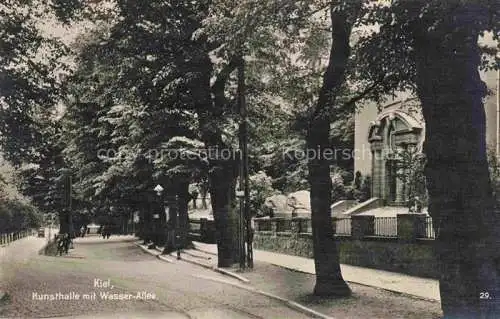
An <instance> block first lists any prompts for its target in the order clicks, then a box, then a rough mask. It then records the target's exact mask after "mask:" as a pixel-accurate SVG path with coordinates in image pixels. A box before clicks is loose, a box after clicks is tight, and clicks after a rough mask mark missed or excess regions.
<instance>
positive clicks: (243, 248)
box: [236, 190, 246, 270]
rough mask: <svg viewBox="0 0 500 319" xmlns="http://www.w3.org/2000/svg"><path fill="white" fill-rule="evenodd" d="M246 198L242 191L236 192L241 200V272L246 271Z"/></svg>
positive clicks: (239, 223) (239, 241) (239, 229)
mask: <svg viewBox="0 0 500 319" xmlns="http://www.w3.org/2000/svg"><path fill="white" fill-rule="evenodd" d="M244 196H245V192H244V191H241V190H237V191H236V197H238V198H239V200H240V214H239V218H238V226H239V227H238V248H239V249H238V250H239V257H240V270H243V269H245V257H246V252H245V209H244Z"/></svg>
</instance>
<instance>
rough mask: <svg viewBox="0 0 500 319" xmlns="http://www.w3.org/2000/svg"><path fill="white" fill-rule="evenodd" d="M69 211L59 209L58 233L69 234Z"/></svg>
mask: <svg viewBox="0 0 500 319" xmlns="http://www.w3.org/2000/svg"><path fill="white" fill-rule="evenodd" d="M69 223H70V220H69V211H68V210H67V209H62V210H60V211H59V234H69V231H70V225H69Z"/></svg>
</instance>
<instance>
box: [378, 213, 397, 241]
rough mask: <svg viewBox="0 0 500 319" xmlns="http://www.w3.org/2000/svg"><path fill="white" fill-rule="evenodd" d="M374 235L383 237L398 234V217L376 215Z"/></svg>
mask: <svg viewBox="0 0 500 319" xmlns="http://www.w3.org/2000/svg"><path fill="white" fill-rule="evenodd" d="M374 235H375V236H384V237H397V236H398V219H397V218H396V217H376V218H375V224H374Z"/></svg>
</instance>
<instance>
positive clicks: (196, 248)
mask: <svg viewBox="0 0 500 319" xmlns="http://www.w3.org/2000/svg"><path fill="white" fill-rule="evenodd" d="M194 249H195V250H198V251H201V252H203V253H206V254H209V255H215V254H214V253H212V252H210V251H207V250H204V249H203V248H199V247H196V244H195V248H194ZM215 256H216V255H215ZM266 263H268V264H271V265H273V266H275V267H280V268H284V269H288V270H290V271H296V272H300V273H303V274H307V275H312V276H314V274H311V273H309V272H304V271H302V270H298V269H295V268H292V267H288V266H283V265H277V264H274V263H270V262H266ZM346 282H348V283H353V284H357V285H361V286H365V287H370V288H375V289H381V290H384V291H389V292H392V293H395V294H398V295H402V296H405V297H409V298H413V299H418V300H425V301H430V302H440V300H438V299H435V298H430V297H422V296H417V295H412V294H410V293H407V292H402V291H399V290H394V289H389V288H383V287H379V286H374V285H368V284H365V283H362V282H357V281H352V280H346Z"/></svg>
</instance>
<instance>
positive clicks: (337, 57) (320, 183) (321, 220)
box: [307, 4, 351, 296]
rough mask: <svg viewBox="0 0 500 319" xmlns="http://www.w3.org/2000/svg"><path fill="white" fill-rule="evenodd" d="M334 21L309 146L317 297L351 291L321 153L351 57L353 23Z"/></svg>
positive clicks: (327, 165)
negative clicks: (343, 268)
mask: <svg viewBox="0 0 500 319" xmlns="http://www.w3.org/2000/svg"><path fill="white" fill-rule="evenodd" d="M330 14H331V20H332V30H333V31H332V47H331V52H330V59H329V62H328V67H327V70H326V72H325V74H324V76H323V86H322V88H321V91H320V95H319V99H318V103H317V106H316V110H315V112H314V115H313V117H312V119H311V122H310V126H309V130H308V136H307V147H308V149H309V150H316V151H319V154H316V156H314V157H313V158H311V159H309V163H308V168H309V183H310V185H311V195H310V196H311V210H312V214H311V218H312V233H313V234H312V235H313V246H314V264H315V269H316V286H315V287H314V294H315V295H320V296H347V295H350V293H351V290H350V288H349V286H348V285H347V284H346V282H345V281H344V279H343V277H342V272H341V270H340V263H339V251H338V248H337V244H336V242H335V239H334V232H333V225H332V218H331V209H330V204H331V193H332V180H331V177H330V160H329V159H327V158H326V159H325V158H324V157H323V156H322V154H324V153H323V152H324V150H327V149H329V148H330V147H331V143H330V121H331V119H332V116H331V115H330V114H328V113H329V112H331V111H332V110H333V105H334V103H335V97H336V95H337V94H338V90H339V89H340V87H341V85H342V84H343V83H344V80H345V69H346V65H347V61H348V58H349V53H350V47H349V37H350V33H351V24H350V23H349V22H348V21H347V18H346V17H345V16H344V15H343V14H342V13H338V12H335V11H334V5H333V4H332V5H331V8H330Z"/></svg>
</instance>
